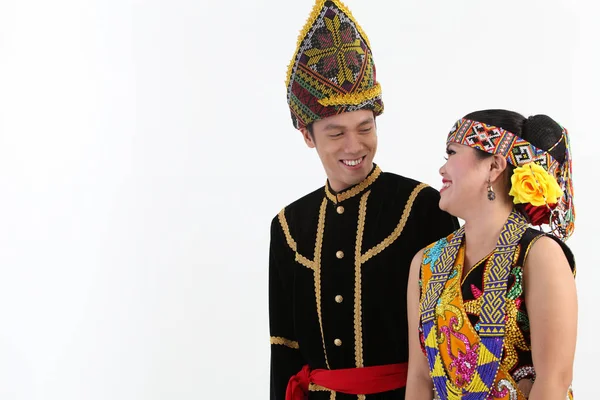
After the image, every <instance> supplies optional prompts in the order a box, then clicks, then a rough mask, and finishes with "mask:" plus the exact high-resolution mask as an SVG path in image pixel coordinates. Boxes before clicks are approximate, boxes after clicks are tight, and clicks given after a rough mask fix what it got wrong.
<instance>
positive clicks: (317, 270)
mask: <svg viewBox="0 0 600 400" xmlns="http://www.w3.org/2000/svg"><path fill="white" fill-rule="evenodd" d="M326 210H327V199H325V198H323V202H321V209H320V210H319V224H318V225H317V241H316V242H315V260H314V261H313V265H314V269H313V271H314V275H315V277H314V279H315V298H316V301H317V315H318V316H319V327H320V328H321V340H322V341H323V353H324V355H325V364H327V368H328V369H331V368H330V367H329V360H328V359H327V348H326V347H325V334H324V332H323V316H322V315H321V247H322V245H323V233H324V231H325V212H326Z"/></svg>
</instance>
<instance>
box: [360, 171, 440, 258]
mask: <svg viewBox="0 0 600 400" xmlns="http://www.w3.org/2000/svg"><path fill="white" fill-rule="evenodd" d="M427 186H428V185H427V184H425V183H421V184H419V185H418V186H417V187H415V188H414V189H413V191H412V193H411V194H410V196H409V197H408V201H407V202H406V205H405V206H404V211H403V212H402V217H401V218H400V222H399V223H398V225H397V226H396V229H394V231H393V232H392V233H391V234H390V235H389V236H388V237H387V238H385V239H384V240H383V241H382V242H381V243H379V244H378V245H377V246H375V247H373V248H371V249H370V250H369V251H367V252H366V253H365V254H363V255H362V256H361V260H360V262H361V264H364V263H366V262H367V261H369V259H371V258H372V257H374V256H376V255H377V254H379V253H381V252H382V251H383V250H385V249H386V248H387V247H388V246H389V245H391V244H392V243H394V242H395V241H396V239H398V238H399V237H400V234H401V233H402V231H403V230H404V226H405V225H406V221H407V220H408V217H409V216H410V212H411V210H412V207H413V204H414V202H415V199H416V198H417V196H418V195H419V193H420V192H421V190H423V189H424V188H426V187H427Z"/></svg>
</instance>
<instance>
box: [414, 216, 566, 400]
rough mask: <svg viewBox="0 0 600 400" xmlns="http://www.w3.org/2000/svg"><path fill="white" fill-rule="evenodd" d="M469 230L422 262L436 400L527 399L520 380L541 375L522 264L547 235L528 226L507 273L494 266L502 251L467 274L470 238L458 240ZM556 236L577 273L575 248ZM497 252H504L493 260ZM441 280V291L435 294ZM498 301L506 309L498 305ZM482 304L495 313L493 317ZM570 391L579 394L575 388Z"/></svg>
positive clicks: (424, 327)
mask: <svg viewBox="0 0 600 400" xmlns="http://www.w3.org/2000/svg"><path fill="white" fill-rule="evenodd" d="M517 220H518V221H517V222H518V223H519V224H521V225H522V226H523V221H521V220H520V218H518V217H517ZM517 225H518V224H517ZM505 229H506V226H505ZM463 232H464V231H463V230H462V229H461V230H459V231H457V232H455V233H453V234H451V235H449V236H448V237H446V238H444V239H441V240H439V241H438V242H436V243H434V244H432V245H430V246H428V247H427V248H426V249H425V253H424V257H423V262H422V265H421V273H420V275H421V276H420V278H421V279H420V280H419V284H420V286H421V323H420V326H419V331H420V337H421V345H422V349H423V351H424V353H425V354H426V355H427V357H428V363H429V368H430V374H431V376H432V379H433V381H434V387H435V389H436V399H484V400H488V399H505V400H524V399H526V398H527V397H525V395H524V394H523V393H522V392H521V391H520V390H519V389H518V386H517V384H518V382H519V381H521V380H523V379H529V380H532V381H533V380H535V370H534V367H533V362H532V355H531V338H530V331H529V319H528V315H527V305H526V304H525V295H524V293H523V266H524V264H525V260H526V257H527V254H528V252H529V249H530V248H531V246H532V245H533V244H534V243H535V241H536V240H537V239H539V238H540V237H542V236H544V235H545V234H544V233H542V232H540V231H537V230H535V229H532V228H525V227H524V226H523V227H522V232H521V233H520V240H519V239H518V238H516V239H515V243H514V246H513V247H512V251H513V252H512V253H510V252H507V254H509V256H510V258H508V259H506V263H505V271H506V273H505V274H504V276H503V275H502V273H499V272H498V271H499V269H498V267H497V266H494V264H495V263H496V264H499V262H498V260H499V259H501V257H502V256H501V255H500V256H496V253H498V251H496V252H495V253H492V254H490V255H488V256H487V257H486V258H484V259H483V260H481V261H480V262H478V263H477V264H475V265H474V266H473V268H472V269H471V270H470V271H468V272H467V273H466V274H464V273H463V265H464V253H465V248H464V242H463V241H462V239H459V240H457V238H456V235H457V234H458V235H462V234H463ZM461 237H462V236H461ZM550 237H552V238H553V239H555V240H556V241H557V242H558V243H559V244H560V245H561V247H562V248H563V251H564V252H565V255H566V256H567V259H568V261H569V264H570V266H571V269H572V271H573V273H575V262H574V258H573V255H572V253H571V251H570V250H569V248H568V247H567V246H566V245H565V244H564V243H563V242H561V241H560V240H559V239H556V238H554V237H553V236H550ZM453 246H454V248H455V250H456V251H455V252H454V253H449V252H448V249H446V248H451V247H453ZM495 256H496V257H499V258H496V259H494V257H495ZM448 257H449V258H448ZM452 257H454V262H453V263H452V259H451V258H452ZM444 258H446V260H444ZM444 262H445V263H446V264H448V268H447V270H446V272H445V273H444V274H441V275H440V273H439V272H440V271H439V269H436V267H435V266H436V265H439V266H441V265H442V264H444ZM440 268H441V267H440ZM494 268H496V270H494ZM440 276H441V278H440ZM436 284H437V285H438V286H439V289H438V293H439V296H433V298H432V292H435V289H434V287H435V286H436ZM486 287H487V288H488V289H487V294H486V293H484V292H486V289H485V288H486ZM494 288H495V289H497V290H496V292H494ZM486 296H487V297H486ZM428 301H431V302H433V303H434V304H432V306H431V307H430V308H429V309H430V310H431V312H430V314H429V315H430V318H427V317H426V316H427V312H428V311H427V304H426V303H427V302H428ZM498 304H505V307H503V308H502V307H499V308H497V309H494V308H495V307H496V306H497V305H498ZM482 308H483V309H485V310H487V311H488V314H487V315H486V316H484V315H483V314H485V311H484V312H483V313H482ZM499 314H503V315H501V318H500V319H501V321H502V320H503V321H504V323H501V321H496V323H494V321H493V318H494V316H496V315H499ZM490 315H491V317H490ZM427 320H428V321H427ZM484 320H485V321H484ZM424 321H425V322H424ZM498 322H500V323H498ZM565 397H566V398H567V399H572V398H573V394H572V390H571V389H569V393H568V394H566V396H565Z"/></svg>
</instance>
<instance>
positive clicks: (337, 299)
mask: <svg viewBox="0 0 600 400" xmlns="http://www.w3.org/2000/svg"><path fill="white" fill-rule="evenodd" d="M342 301H344V298H343V297H342V296H341V295H339V294H338V295H337V296H335V302H336V303H341V302H342Z"/></svg>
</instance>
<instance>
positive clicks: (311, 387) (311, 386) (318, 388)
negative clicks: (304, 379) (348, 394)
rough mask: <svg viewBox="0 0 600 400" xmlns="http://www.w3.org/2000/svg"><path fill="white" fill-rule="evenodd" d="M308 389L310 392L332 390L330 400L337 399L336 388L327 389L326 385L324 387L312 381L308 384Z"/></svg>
mask: <svg viewBox="0 0 600 400" xmlns="http://www.w3.org/2000/svg"><path fill="white" fill-rule="evenodd" d="M308 391H309V392H330V394H329V400H335V393H336V392H335V390H331V389H327V388H326V387H323V386H320V385H315V384H314V383H312V382H311V383H309V384H308Z"/></svg>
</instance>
